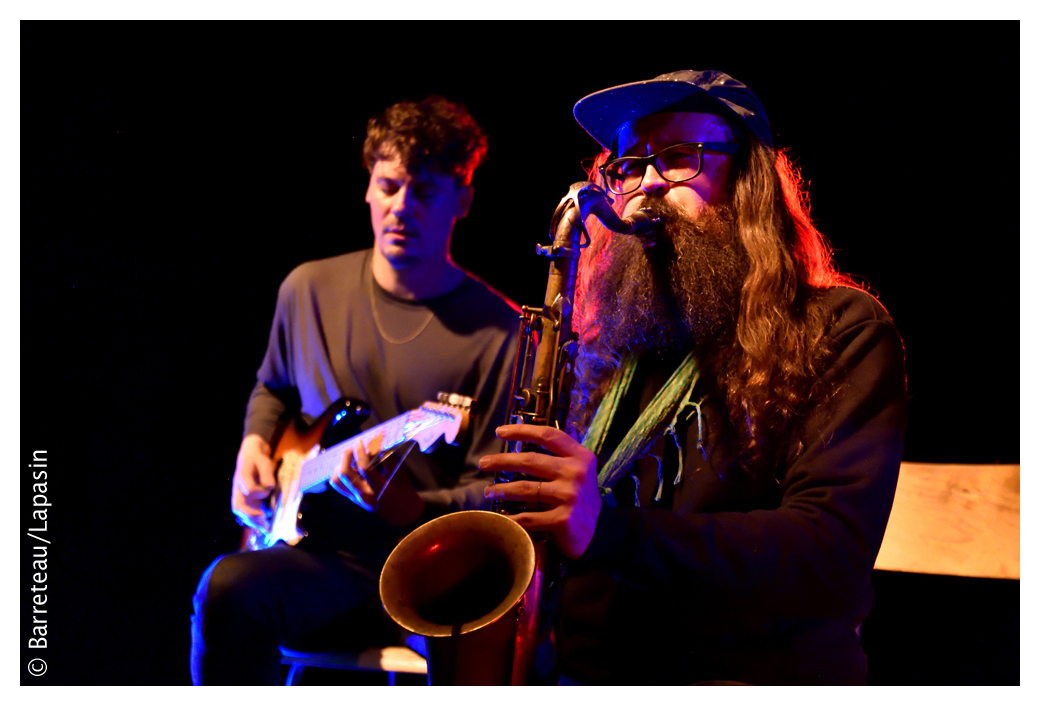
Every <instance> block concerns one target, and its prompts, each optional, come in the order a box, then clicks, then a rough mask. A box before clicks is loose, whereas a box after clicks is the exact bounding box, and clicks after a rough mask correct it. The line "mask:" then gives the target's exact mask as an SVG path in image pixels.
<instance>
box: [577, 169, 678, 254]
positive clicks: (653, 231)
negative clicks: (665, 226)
mask: <svg viewBox="0 0 1040 707" xmlns="http://www.w3.org/2000/svg"><path fill="white" fill-rule="evenodd" d="M575 187H580V188H577V189H575ZM571 188H572V190H574V192H575V196H576V198H577V202H578V206H579V208H580V209H581V220H582V223H584V222H585V220H586V219H587V218H588V217H589V216H595V217H596V218H598V219H599V220H600V222H601V223H602V224H603V225H604V226H606V227H607V228H609V229H610V230H611V231H613V232H614V233H621V234H625V235H630V236H636V237H637V238H639V240H640V241H641V242H642V244H643V247H644V248H651V247H653V246H654V245H656V244H657V233H658V230H659V229H660V227H661V217H660V216H658V215H657V214H656V213H654V211H653V209H651V208H649V207H646V208H642V209H640V210H639V211H637V212H635V213H634V214H632V215H631V216H629V217H628V218H621V217H620V216H618V215H617V214H616V213H614V208H613V207H612V206H611V205H610V200H609V199H608V198H607V193H606V192H605V191H603V189H602V188H601V187H599V186H597V185H596V184H593V183H591V182H584V183H581V184H575V185H573V186H572V187H571Z"/></svg>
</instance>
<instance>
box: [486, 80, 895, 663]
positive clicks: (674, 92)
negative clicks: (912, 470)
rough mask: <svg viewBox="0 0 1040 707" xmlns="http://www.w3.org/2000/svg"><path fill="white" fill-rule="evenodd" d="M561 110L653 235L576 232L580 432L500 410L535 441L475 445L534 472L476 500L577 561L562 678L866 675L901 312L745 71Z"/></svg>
mask: <svg viewBox="0 0 1040 707" xmlns="http://www.w3.org/2000/svg"><path fill="white" fill-rule="evenodd" d="M574 114H575V117H576V118H577V120H578V122H579V123H580V124H581V125H582V127H584V128H585V129H586V130H587V131H588V132H589V133H590V135H592V137H593V138H595V139H596V140H597V142H599V144H600V145H601V146H602V147H603V148H604V151H603V153H602V154H601V155H600V157H599V158H598V159H597V161H596V165H595V167H594V169H593V175H594V178H595V179H596V180H597V182H598V183H599V184H601V185H602V186H604V187H605V188H606V189H607V190H608V191H609V192H610V193H612V194H613V195H614V202H613V204H614V209H615V211H616V212H617V213H618V214H620V215H621V216H623V217H627V216H629V215H631V214H632V213H633V212H635V211H636V210H637V209H639V208H642V207H651V208H652V209H653V211H654V212H655V213H656V214H658V215H659V216H661V217H662V220H663V229H662V232H661V233H660V234H659V235H658V237H657V239H656V241H657V242H656V245H653V246H651V247H644V245H643V244H642V243H641V242H640V241H639V240H638V239H636V238H634V237H631V236H620V235H617V234H611V233H609V232H607V231H605V230H603V229H602V228H600V229H598V230H595V224H594V223H590V224H589V227H590V230H592V232H593V238H592V240H593V242H592V245H591V246H590V247H589V249H588V250H587V252H586V253H585V254H584V255H583V256H582V260H581V265H580V270H579V283H578V292H577V298H576V302H575V314H574V321H575V329H576V330H578V331H579V333H580V339H581V349H580V353H579V357H578V359H577V362H576V380H575V384H574V386H573V389H572V394H571V411H570V416H569V419H568V427H569V428H570V432H571V434H567V433H565V432H563V431H560V430H556V429H553V428H549V427H539V426H532V425H506V426H503V427H500V428H499V429H498V435H499V437H501V438H502V439H505V440H510V441H524V442H530V443H534V444H537V445H540V446H541V447H542V448H543V449H544V450H545V451H546V452H548V454H540V453H521V454H492V455H488V456H486V457H484V458H483V459H481V460H480V467H481V468H482V469H485V470H487V471H496V472H500V471H507V472H523V473H526V474H529V475H531V476H533V477H535V480H525V481H513V482H510V483H501V484H495V485H492V486H489V487H488V488H487V489H486V491H485V494H486V495H487V497H488V498H490V499H495V500H499V501H520V502H528V503H531V502H535V501H537V502H541V503H542V504H544V505H545V510H544V511H541V512H526V513H521V514H518V515H516V516H513V517H514V519H515V520H516V521H517V522H518V523H519V524H520V525H522V526H523V527H524V528H526V529H528V530H529V531H547V532H548V533H550V534H551V536H552V538H553V540H554V542H555V543H556V545H557V546H558V548H559V549H560V551H561V552H562V553H563V554H564V555H565V556H566V557H568V558H571V560H572V562H570V564H569V567H568V570H567V572H566V574H565V576H564V579H563V587H562V594H561V597H560V600H559V606H560V610H559V614H558V617H557V622H556V625H555V628H556V637H557V649H558V661H559V667H560V670H561V673H562V680H561V681H562V682H563V683H584V684H588V683H597V684H604V683H614V684H661V683H663V684H691V683H698V682H709V683H752V684H820V683H823V684H844V683H860V684H862V683H864V682H865V679H866V659H865V656H864V654H863V651H862V649H861V647H860V643H859V626H860V624H861V622H862V620H863V618H864V617H865V616H866V614H867V612H868V611H869V610H870V608H871V605H872V601H873V593H872V589H871V584H870V574H871V569H872V567H873V564H874V559H875V557H876V555H877V552H878V549H879V547H880V545H881V539H882V535H883V533H884V529H885V525H886V523H887V519H888V514H889V511H890V510H891V504H892V499H893V496H894V493H895V487H896V477H897V475H898V469H899V464H900V460H901V456H902V447H903V438H904V434H905V427H906V381H905V373H904V361H903V346H902V342H901V339H900V337H899V334H898V332H897V331H896V329H895V326H894V325H893V323H892V320H891V318H890V317H889V315H888V313H887V312H886V310H885V309H884V308H883V307H882V306H881V305H880V304H879V303H878V302H877V301H876V300H875V299H874V298H873V297H871V296H870V295H868V294H867V293H865V292H864V291H862V290H861V289H860V288H858V287H857V286H856V285H855V284H854V283H853V282H852V281H851V280H849V279H848V278H847V277H845V276H843V275H841V274H840V273H839V272H838V271H837V270H836V269H835V267H834V265H833V263H832V260H831V251H830V249H829V247H828V246H827V244H826V241H825V240H824V238H823V236H822V235H821V234H820V233H819V232H818V231H817V230H816V228H815V227H814V226H813V224H812V221H811V220H810V218H809V214H808V208H807V204H808V201H807V199H806V198H805V196H804V194H803V193H802V192H801V189H800V181H799V177H798V173H797V171H796V170H795V168H794V167H793V165H792V164H791V162H790V161H789V160H788V158H787V157H786V155H785V154H784V153H783V152H782V151H780V150H777V149H775V148H774V147H773V144H772V135H771V132H770V129H769V123H768V121H767V119H766V115H765V111H764V110H763V108H762V106H761V104H760V103H759V101H758V99H757V98H756V97H755V96H754V94H753V93H752V92H751V91H750V90H749V89H748V88H747V87H746V86H745V85H744V84H742V83H740V82H738V81H736V80H735V79H733V78H732V77H730V76H728V75H726V74H724V73H721V72H718V71H678V72H674V73H671V74H665V75H662V76H658V77H656V78H655V79H652V80H649V81H643V82H639V83H634V84H627V85H623V86H618V87H614V88H611V89H607V90H605V91H600V92H598V93H594V94H592V95H590V96H587V97H585V98H583V99H582V100H580V101H579V102H578V103H577V104H576V106H575V108H574ZM669 378H671V379H672V383H673V385H671V386H665V385H664V384H665V382H666V380H667V379H669ZM666 389H667V390H668V391H673V392H671V393H663V392H662V393H660V394H659V391H664V390H666ZM674 391H677V392H674ZM647 420H661V421H663V422H662V423H658V424H654V425H649V426H648V424H647V423H646V421H647ZM572 435H573V436H572ZM576 439H580V440H583V441H584V444H581V443H579V442H578V441H576ZM550 455H551V456H550ZM608 488H609V489H610V491H609V492H608V491H606V489H608Z"/></svg>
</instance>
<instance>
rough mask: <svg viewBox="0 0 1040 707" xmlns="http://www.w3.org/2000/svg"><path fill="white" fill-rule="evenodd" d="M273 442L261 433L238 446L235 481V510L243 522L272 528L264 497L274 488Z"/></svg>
mask: <svg viewBox="0 0 1040 707" xmlns="http://www.w3.org/2000/svg"><path fill="white" fill-rule="evenodd" d="M274 485H275V481H274V461H272V459H271V445H269V444H268V443H267V441H266V440H265V439H264V438H263V437H261V436H260V435H257V434H251V435H248V436H246V438H245V439H243V440H242V445H241V446H240V447H239V449H238V460H237V462H236V464H235V476H234V478H233V479H232V481H231V512H232V513H234V514H235V517H236V518H238V520H239V522H240V523H241V524H242V525H245V526H248V527H250V528H256V529H258V530H269V529H270V527H269V525H270V524H269V522H268V520H267V515H266V513H265V511H264V500H265V499H266V498H267V497H268V496H270V495H271V490H272V489H274Z"/></svg>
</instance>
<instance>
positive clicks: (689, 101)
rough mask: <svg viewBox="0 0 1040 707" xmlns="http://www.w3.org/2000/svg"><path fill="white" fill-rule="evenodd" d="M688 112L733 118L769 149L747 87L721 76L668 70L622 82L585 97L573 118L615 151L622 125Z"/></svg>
mask: <svg viewBox="0 0 1040 707" xmlns="http://www.w3.org/2000/svg"><path fill="white" fill-rule="evenodd" d="M665 111H690V112H701V113H715V114H718V115H722V116H723V117H726V118H731V119H734V120H733V122H735V123H736V124H737V125H742V126H743V127H744V128H745V129H746V130H747V131H748V132H749V133H751V134H752V135H754V136H755V137H756V138H758V139H759V140H760V141H762V142H763V143H765V144H766V145H767V146H769V147H772V146H773V137H772V132H771V131H770V129H769V119H768V118H766V111H765V109H764V108H763V107H762V104H761V103H760V102H759V100H758V98H756V97H755V94H754V93H752V92H751V89H749V88H748V87H747V86H745V85H744V84H742V83H741V82H740V81H737V80H736V79H735V78H733V77H732V76H730V75H729V74H724V73H722V72H721V71H693V70H686V71H673V72H672V73H670V74H661V75H660V76H657V77H655V78H652V79H650V80H649V81H637V82H635V83H626V84H623V85H621V86H615V87H614V88H608V89H605V90H603V91H597V92H596V93H592V94H589V95H588V96H585V97H584V98H582V99H581V100H580V101H578V102H577V103H575V104H574V118H575V119H576V120H577V121H578V124H579V125H581V127H583V128H585V131H586V132H588V134H589V135H591V136H592V137H593V139H595V140H596V142H598V143H599V144H600V145H602V146H603V147H605V148H607V149H609V150H611V151H612V152H617V133H618V130H619V129H620V128H621V126H622V125H624V124H625V123H628V122H629V121H632V120H638V119H639V118H644V117H646V116H648V115H653V114H654V113H662V112H665Z"/></svg>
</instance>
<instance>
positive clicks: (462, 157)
mask: <svg viewBox="0 0 1040 707" xmlns="http://www.w3.org/2000/svg"><path fill="white" fill-rule="evenodd" d="M361 155H362V159H363V161H364V163H365V169H367V170H369V171H370V172H371V171H372V166H373V165H374V164H375V163H376V162H378V161H379V160H385V159H393V158H394V157H400V158H401V162H402V163H403V164H404V166H405V169H407V170H408V171H409V172H421V171H425V170H429V169H431V168H432V169H435V170H437V171H438V172H440V173H441V174H446V175H449V176H451V177H453V178H454V179H455V181H456V183H457V184H459V185H465V184H469V183H470V180H471V179H472V178H473V170H475V169H476V168H477V167H478V166H479V165H480V163H481V162H482V161H483V160H484V157H485V156H486V155H487V136H486V135H485V134H484V131H483V130H481V128H480V126H479V125H477V121H475V120H474V119H473V116H471V115H470V114H469V111H467V110H466V106H464V105H462V104H461V103H452V102H451V101H449V100H447V99H446V98H443V97H441V96H430V97H428V98H425V99H423V100H421V101H417V102H416V101H402V102H400V103H395V104H394V105H392V106H390V107H389V108H387V109H386V110H385V111H384V112H383V113H381V114H380V115H377V116H374V117H373V118H371V119H370V120H369V121H368V131H367V135H366V136H365V146H364V148H363V149H362V152H361Z"/></svg>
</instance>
